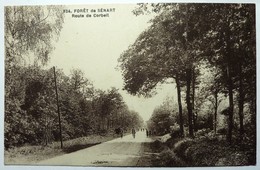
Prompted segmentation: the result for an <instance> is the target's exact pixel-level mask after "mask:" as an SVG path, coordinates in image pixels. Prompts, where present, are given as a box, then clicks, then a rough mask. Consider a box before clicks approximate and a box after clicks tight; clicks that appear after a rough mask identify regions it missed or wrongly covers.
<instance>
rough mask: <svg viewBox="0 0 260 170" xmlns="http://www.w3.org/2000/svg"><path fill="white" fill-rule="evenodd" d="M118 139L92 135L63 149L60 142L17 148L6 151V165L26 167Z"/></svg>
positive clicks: (69, 143)
mask: <svg viewBox="0 0 260 170" xmlns="http://www.w3.org/2000/svg"><path fill="white" fill-rule="evenodd" d="M114 138H117V136H113V135H111V134H107V135H102V136H100V135H90V136H86V137H80V138H76V139H72V140H67V141H64V142H63V149H61V148H60V142H53V143H52V144H49V145H47V146H42V145H37V146H30V145H27V146H26V145H25V146H22V147H15V148H11V149H8V150H5V151H4V158H5V164H6V165H12V164H13V165H25V164H34V163H36V162H38V161H41V160H45V159H50V158H53V157H55V156H60V155H63V154H66V153H71V152H75V151H77V150H80V149H84V148H88V147H90V146H93V145H97V144H100V143H103V142H106V141H109V140H112V139H114Z"/></svg>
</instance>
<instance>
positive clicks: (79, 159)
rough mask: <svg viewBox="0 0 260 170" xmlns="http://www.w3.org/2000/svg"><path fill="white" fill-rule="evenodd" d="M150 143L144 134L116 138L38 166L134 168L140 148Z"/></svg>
mask: <svg viewBox="0 0 260 170" xmlns="http://www.w3.org/2000/svg"><path fill="white" fill-rule="evenodd" d="M146 142H152V139H150V138H147V137H146V134H145V132H137V133H136V137H135V138H133V136H132V135H127V136H124V137H123V138H117V139H114V140H112V141H108V142H105V143H102V144H99V145H95V146H92V147H89V148H86V149H83V150H79V151H77V152H73V153H70V154H66V155H62V156H58V157H55V158H52V159H48V160H44V161H41V162H39V163H38V165H78V166H136V165H137V162H138V160H139V159H140V158H141V156H142V147H143V144H144V143H146Z"/></svg>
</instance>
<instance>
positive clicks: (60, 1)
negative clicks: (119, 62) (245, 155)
mask: <svg viewBox="0 0 260 170" xmlns="http://www.w3.org/2000/svg"><path fill="white" fill-rule="evenodd" d="M138 2H139V3H141V2H190V3H191V2H193V3H255V4H256V36H257V73H259V71H260V70H259V67H258V66H259V60H258V58H259V54H258V50H259V48H260V44H259V40H260V37H259V33H260V32H259V31H260V30H259V27H258V26H259V24H260V23H259V16H260V11H259V5H260V1H259V2H257V0H230V1H227V0H226V1H225V0H207V1H206V0H204V1H203V0H193V1H191V0H177V1H176V0H121V1H120V0H1V1H0V113H1V114H0V169H1V170H11V169H15V170H27V169H39V170H47V169H48V170H51V169H58V170H61V169H66V170H72V169H93V167H77V166H5V165H4V6H8V5H48V4H49V5H50V4H52V5H73V4H79V5H81V4H118V3H119V4H127V3H138ZM257 87H259V75H258V74H257ZM258 97H259V91H258V90H257V103H258ZM258 111H259V107H258V106H257V166H245V167H205V168H201V167H199V168H181V169H185V170H188V169H193V170H199V169H217V170H220V169H232V170H233V169H241V170H248V169H252V170H257V169H258V170H259V169H260V165H259V164H260V158H259V151H260V148H259V146H260V142H259V139H260V137H259V133H260V132H259V129H258V125H260V119H259V116H258ZM98 169H118V170H121V169H125V168H122V167H120V168H115V167H109V168H98ZM128 169H133V168H128ZM135 169H149V168H135ZM153 169H159V168H153ZM160 169H166V168H160ZM167 169H169V168H167ZM171 169H180V168H171Z"/></svg>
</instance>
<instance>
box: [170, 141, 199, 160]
mask: <svg viewBox="0 0 260 170" xmlns="http://www.w3.org/2000/svg"><path fill="white" fill-rule="evenodd" d="M194 143H195V141H193V140H192V139H190V138H185V139H183V140H180V141H179V142H177V143H176V144H175V145H174V152H175V153H176V154H177V155H178V156H179V157H181V158H185V151H186V149H187V148H188V147H190V146H191V145H192V144H194Z"/></svg>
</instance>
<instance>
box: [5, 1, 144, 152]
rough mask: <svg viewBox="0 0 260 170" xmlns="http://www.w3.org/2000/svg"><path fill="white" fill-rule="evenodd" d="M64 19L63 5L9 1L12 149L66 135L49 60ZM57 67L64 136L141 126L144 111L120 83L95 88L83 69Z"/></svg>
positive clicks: (8, 143) (8, 128) (8, 141)
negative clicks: (126, 97)
mask: <svg viewBox="0 0 260 170" xmlns="http://www.w3.org/2000/svg"><path fill="white" fill-rule="evenodd" d="M63 22H64V13H63V7H62V6H12V7H11V6H7V7H5V117H4V120H5V125H4V128H5V129H4V139H5V143H4V144H5V148H6V149H8V148H10V147H13V146H20V145H24V144H48V143H50V142H52V141H55V140H59V139H60V134H59V123H58V122H59V120H58V113H57V100H56V97H57V96H56V92H55V84H54V81H55V79H54V69H53V68H51V69H43V66H46V65H47V64H48V61H49V59H50V54H51V52H52V51H53V49H54V46H53V42H54V40H56V41H57V40H58V38H59V35H60V31H61V29H62V25H63ZM61 62H62V61H61ZM28 63H30V64H28ZM55 73H56V78H57V80H56V81H57V91H58V99H59V102H58V105H59V108H60V113H61V130H62V138H63V139H64V140H66V139H71V138H76V137H81V136H86V135H89V134H104V133H107V132H109V131H112V130H114V128H118V127H121V128H124V129H127V128H129V127H131V128H132V127H139V126H141V124H142V119H141V117H140V116H139V115H138V113H136V112H135V111H130V110H129V109H128V107H127V106H126V104H125V103H124V101H123V98H122V96H121V95H120V93H119V91H118V89H116V88H111V89H109V90H107V91H104V90H99V89H95V87H93V85H92V83H91V81H90V80H88V79H87V78H86V77H85V75H84V73H83V72H82V71H81V70H78V69H74V70H72V71H71V74H70V75H65V74H64V72H63V71H62V70H61V69H58V70H56V71H55Z"/></svg>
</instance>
